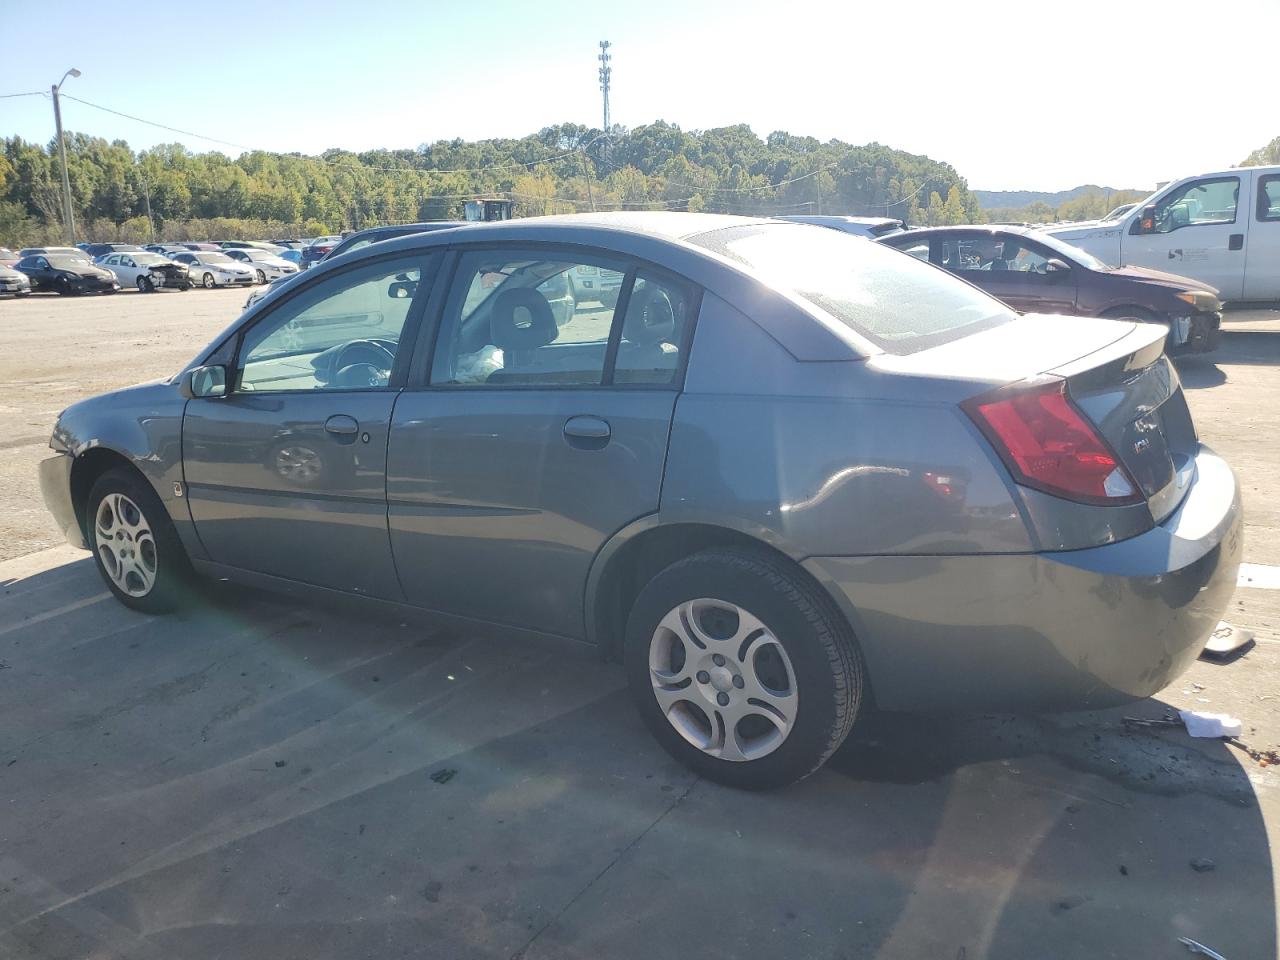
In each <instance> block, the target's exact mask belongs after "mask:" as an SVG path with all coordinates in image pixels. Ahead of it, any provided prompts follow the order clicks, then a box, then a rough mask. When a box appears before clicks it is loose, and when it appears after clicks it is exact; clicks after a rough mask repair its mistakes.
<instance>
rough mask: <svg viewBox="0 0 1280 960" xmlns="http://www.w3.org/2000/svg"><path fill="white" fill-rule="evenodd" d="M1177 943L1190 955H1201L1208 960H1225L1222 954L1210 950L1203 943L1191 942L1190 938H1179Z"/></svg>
mask: <svg viewBox="0 0 1280 960" xmlns="http://www.w3.org/2000/svg"><path fill="white" fill-rule="evenodd" d="M1178 942H1179V943H1180V944H1182V945H1183V946H1184V947H1186V948H1187V950H1188V951H1190V952H1191V953H1199V954H1203V955H1204V956H1206V957H1208V958H1209V960H1227V958H1226V957H1224V956H1223V955H1222V954H1220V953H1219V952H1218V951H1217V950H1210V949H1209V948H1208V947H1206V946H1205V945H1204V944H1203V943H1197V942H1196V941H1195V940H1192V939H1191V938H1190V937H1179V938H1178Z"/></svg>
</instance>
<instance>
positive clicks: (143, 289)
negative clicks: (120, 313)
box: [138, 277, 156, 293]
mask: <svg viewBox="0 0 1280 960" xmlns="http://www.w3.org/2000/svg"><path fill="white" fill-rule="evenodd" d="M155 288H156V286H155V284H154V283H152V282H151V278H150V277H138V292H139V293H150V292H151V291H153V290H154V289H155Z"/></svg>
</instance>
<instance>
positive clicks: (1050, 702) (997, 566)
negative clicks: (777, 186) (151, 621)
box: [41, 213, 1241, 788]
mask: <svg viewBox="0 0 1280 960" xmlns="http://www.w3.org/2000/svg"><path fill="white" fill-rule="evenodd" d="M584 266H586V267H591V268H593V269H595V270H597V271H600V272H604V271H614V272H616V273H618V274H620V275H621V276H622V278H623V280H622V283H621V286H620V288H619V291H618V297H617V300H616V302H615V303H614V304H612V305H609V304H605V303H601V302H599V301H598V300H596V301H591V300H586V299H579V300H578V301H577V303H576V305H572V306H571V307H570V310H571V312H570V313H569V314H568V315H566V316H565V317H561V318H558V317H557V316H556V315H555V313H554V311H553V309H552V306H551V304H550V303H549V300H548V297H549V296H551V295H552V294H551V293H549V291H559V292H560V293H562V292H563V289H564V287H565V277H566V275H567V274H571V273H575V272H576V275H580V274H581V268H582V267H584ZM1164 337H1165V331H1164V329H1163V328H1162V327H1158V326H1155V325H1152V324H1144V323H1133V322H1124V321H1117V320H1107V319H1098V318H1076V317H1071V318H1066V317H1059V316H1039V315H1019V314H1016V313H1014V312H1012V311H1011V310H1009V309H1008V308H1007V307H1006V306H1004V305H1003V304H1002V303H1001V302H1000V301H998V300H996V299H994V298H992V297H991V296H989V295H988V294H986V293H984V292H982V291H981V290H978V289H977V288H975V287H973V286H971V285H969V284H967V283H964V282H963V281H961V280H958V279H956V278H955V277H953V276H951V275H950V274H948V273H947V272H946V271H944V270H942V269H940V268H938V267H936V266H932V265H930V264H928V263H922V262H920V261H919V260H917V259H915V258H913V257H911V256H908V255H906V254H903V253H900V252H898V251H896V250H892V249H889V248H886V247H884V246H882V245H879V244H874V243H870V242H868V241H866V240H864V239H860V238H855V237H851V236H848V235H845V234H842V233H839V232H836V231H833V230H826V229H823V228H821V227H814V226H807V225H801V224H791V223H782V222H778V221H776V220H752V219H744V218H737V217H722V216H710V215H694V214H676V213H636V214H612V215H610V214H603V215H583V216H575V217H563V218H545V219H542V218H538V219H528V220H522V221H511V222H506V223H497V224H479V225H474V226H466V227H461V228H459V229H456V230H448V231H438V232H435V233H422V234H416V235H412V236H408V237H403V238H401V239H398V240H390V241H387V242H384V243H379V244H375V245H372V246H369V247H367V248H365V249H362V250H358V251H352V252H351V253H348V254H344V255H342V256H340V257H337V258H335V259H332V260H327V261H325V262H324V263H322V264H320V265H319V266H317V267H315V268H313V269H312V270H311V271H309V272H308V273H307V274H306V275H305V276H303V277H300V278H298V280H296V281H294V282H292V283H289V284H287V285H283V286H281V287H280V288H279V289H276V290H274V291H272V292H271V293H269V294H268V295H267V296H266V297H264V298H263V299H262V300H261V301H259V302H258V303H256V304H254V305H253V306H252V307H251V308H250V309H248V310H246V311H245V313H244V314H243V315H242V316H241V318H240V319H239V320H237V321H236V322H235V323H234V324H233V325H232V326H231V327H230V328H229V329H227V330H226V331H225V332H224V333H222V334H221V335H220V336H218V337H217V339H216V340H214V342H213V343H211V344H210V345H209V346H208V347H207V348H206V349H205V350H203V351H201V353H200V354H199V356H197V357H196V358H195V359H194V360H193V361H192V362H191V364H190V365H189V366H188V367H187V368H186V369H185V370H183V371H182V372H181V373H179V374H177V375H175V376H174V377H173V378H172V379H170V380H167V381H164V382H158V383H151V384H146V385H142V386H138V387H133V388H130V389H127V390H121V391H118V392H115V393H111V394H106V395H104V396H100V397H96V398H94V399H91V400H86V401H84V402H82V403H78V404H76V405H75V406H73V407H71V408H69V409H68V410H66V411H65V412H64V413H63V414H62V416H61V418H60V419H59V421H58V423H57V426H56V429H55V432H54V435H53V439H52V443H51V445H52V447H53V450H54V453H53V454H52V456H50V457H49V458H48V459H47V460H45V461H44V462H43V464H42V466H41V480H42V487H43V492H44V496H45V499H46V501H47V503H48V506H49V508H50V510H51V511H52V513H53V515H54V517H55V518H56V520H57V521H58V523H59V524H60V526H61V527H62V529H63V530H65V532H66V535H67V537H68V538H69V539H70V540H71V542H72V543H74V544H76V545H78V546H81V547H86V548H88V549H89V550H91V551H92V554H93V557H94V559H95V561H96V563H97V566H98V569H99V570H100V571H101V574H102V576H103V578H104V579H105V581H106V583H107V585H108V586H109V588H110V589H111V591H112V592H113V593H114V594H115V596H116V597H118V598H119V599H120V600H121V601H122V602H123V603H125V604H127V605H129V606H131V607H134V608H136V609H139V610H144V611H153V612H159V611H164V610H168V609H171V608H172V607H174V606H175V605H176V604H177V603H179V602H180V601H181V600H182V599H183V598H184V596H186V595H187V594H186V591H185V589H184V587H185V585H186V582H187V580H188V578H190V577H191V576H192V575H193V574H202V575H205V576H218V577H229V578H232V579H239V580H241V581H245V582H248V583H251V584H258V585H263V586H268V587H276V588H281V589H284V590H286V591H291V592H293V593H294V594H295V595H299V596H306V597H313V598H314V597H316V596H325V595H329V596H334V595H344V596H356V597H362V598H366V599H367V600H368V601H369V602H370V603H376V604H381V605H383V606H385V607H388V608H391V609H401V608H403V607H405V606H409V607H414V608H418V609H420V610H422V611H426V612H428V613H430V614H434V615H437V616H439V617H441V618H443V619H446V620H447V621H449V622H453V623H468V622H470V623H478V622H484V623H487V624H497V625H500V626H502V627H506V628H520V629H522V630H524V631H525V632H526V633H531V634H541V635H559V636H563V637H569V638H576V639H580V640H585V641H587V642H590V643H593V644H597V645H598V646H599V647H601V648H602V649H603V650H604V651H605V652H606V653H607V654H609V655H611V656H613V657H616V658H617V659H619V660H620V661H621V662H622V664H623V669H624V671H625V673H626V676H627V679H628V683H629V686H630V689H631V692H632V694H633V696H634V699H635V703H636V705H637V706H638V708H639V710H640V713H641V714H642V715H643V717H644V720H645V721H646V723H647V725H648V726H649V728H650V729H651V730H652V732H653V734H654V735H655V736H656V738H657V739H658V740H659V741H660V743H661V744H662V745H663V746H664V747H665V748H666V749H667V750H668V751H670V752H671V753H672V754H673V755H674V756H675V757H677V758H678V759H680V760H681V761H683V762H684V763H686V764H688V765H689V766H690V767H692V768H693V769H695V770H696V771H698V772H699V773H700V774H703V775H705V776H707V777H710V778H713V779H716V780H719V781H721V782H724V783H728V784H732V785H737V786H742V787H751V788H761V787H770V786H777V785H780V784H785V783H788V782H791V781H794V780H796V779H798V778H800V777H803V776H805V775H807V774H809V773H811V772H813V771H814V770H816V769H817V768H818V767H819V766H821V764H822V763H823V761H824V760H826V759H827V757H829V756H830V755H831V753H832V751H834V750H835V749H836V748H837V747H838V746H839V745H840V743H841V741H842V740H844V738H845V736H846V735H847V734H848V733H849V731H850V729H851V728H852V727H853V725H854V723H855V722H856V720H857V717H858V715H859V711H860V710H863V709H866V708H868V707H870V706H871V705H872V704H874V705H876V706H878V707H880V708H884V709H894V710H926V711H965V712H968V711H989V710H1009V711H1014V710H1047V709H1071V708H1087V707H1096V706H1102V705H1107V704H1114V703H1117V702H1121V701H1124V700H1126V699H1130V698H1140V697H1146V696H1149V695H1151V694H1154V693H1156V692H1157V691H1159V690H1160V689H1161V688H1162V687H1164V686H1165V685H1166V684H1168V683H1170V682H1171V681H1172V680H1173V679H1174V678H1175V677H1177V676H1178V675H1179V674H1180V673H1181V672H1182V671H1183V670H1184V669H1185V668H1186V667H1187V666H1188V665H1189V664H1190V663H1191V662H1192V661H1193V660H1194V659H1195V658H1196V656H1197V655H1198V654H1199V652H1200V650H1201V649H1202V646H1203V643H1204V641H1205V640H1206V638H1207V637H1208V636H1209V634H1210V632H1211V631H1212V629H1213V628H1214V626H1215V625H1216V623H1217V621H1218V618H1219V617H1220V616H1221V614H1222V613H1223V611H1224V609H1225V608H1226V606H1227V603H1228V600H1229V597H1230V595H1231V593H1232V589H1233V587H1234V584H1235V579H1236V569H1237V566H1238V565H1239V561H1240V553H1241V505H1240V493H1239V488H1238V486H1237V484H1236V480H1235V477H1234V476H1233V474H1232V472H1231V469H1230V468H1229V467H1228V466H1227V464H1226V463H1225V462H1224V461H1223V460H1222V459H1221V458H1219V457H1218V456H1217V455H1216V454H1215V453H1214V452H1213V451H1212V450H1211V449H1209V448H1208V447H1207V446H1205V445H1204V444H1203V443H1201V442H1200V440H1199V438H1198V437H1197V435H1196V431H1195V427H1194V426H1193V424H1192V422H1191V417H1190V415H1189V413H1188V410H1187V403H1186V400H1185V398H1184V396H1183V391H1182V388H1181V386H1180V384H1179V381H1178V376H1177V373H1176V371H1175V370H1174V368H1173V366H1172V365H1171V364H1170V362H1169V359H1168V357H1167V356H1166V355H1165V352H1164Z"/></svg>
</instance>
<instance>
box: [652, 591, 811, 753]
mask: <svg viewBox="0 0 1280 960" xmlns="http://www.w3.org/2000/svg"><path fill="white" fill-rule="evenodd" d="M649 676H650V680H651V682H652V684H653V695H654V697H655V698H656V699H657V701H658V705H659V707H661V709H662V712H663V714H664V715H665V716H666V718H667V721H668V722H669V723H670V724H671V726H672V727H673V728H674V729H675V730H676V732H677V733H679V734H680V736H682V737H683V738H684V739H685V740H686V741H688V742H689V743H690V744H692V745H693V746H695V747H697V748H698V749H699V750H701V751H702V752H703V753H706V754H708V755H710V756H713V757H717V758H719V759H721V760H730V761H746V760H758V759H760V758H761V757H764V756H767V755H769V754H770V753H773V751H775V750H777V749H778V747H780V746H781V745H782V743H783V741H785V740H786V738H787V736H788V735H789V734H790V733H791V730H792V729H793V728H794V726H795V721H796V710H797V707H798V704H799V691H798V690H797V689H796V674H795V670H794V668H793V667H792V665H791V658H790V657H788V656H787V652H786V650H785V649H784V648H783V646H782V644H781V643H780V642H779V641H778V638H777V637H776V636H775V635H774V633H773V632H772V631H771V630H770V629H769V628H768V627H767V626H765V624H764V623H762V622H761V621H760V619H759V618H758V617H756V616H755V615H754V614H752V613H751V612H750V611H748V610H746V609H745V608H743V607H740V606H738V605H737V604H734V603H729V602H728V601H726V600H715V599H710V598H702V599H698V600H688V601H685V602H684V603H681V604H680V605H679V606H677V607H675V608H673V609H672V610H671V611H670V612H669V613H667V615H666V616H665V617H663V618H662V620H661V621H660V622H659V624H658V627H657V629H656V630H655V631H654V633H653V637H652V639H651V640H650V642H649Z"/></svg>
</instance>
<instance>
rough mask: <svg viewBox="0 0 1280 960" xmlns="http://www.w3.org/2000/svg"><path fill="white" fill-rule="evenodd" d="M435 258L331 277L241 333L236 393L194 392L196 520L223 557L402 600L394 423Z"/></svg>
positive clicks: (189, 438)
mask: <svg viewBox="0 0 1280 960" xmlns="http://www.w3.org/2000/svg"><path fill="white" fill-rule="evenodd" d="M428 263H429V261H428V260H427V259H426V258H424V257H421V256H416V255H415V256H408V257H406V256H403V255H401V256H398V257H395V258H392V259H388V258H385V257H384V258H380V259H379V260H377V261H374V262H373V263H364V264H359V265H356V266H354V267H352V268H351V269H348V270H345V271H342V272H340V273H337V274H331V275H329V276H326V277H323V278H321V279H320V280H319V281H318V282H313V283H311V284H308V285H304V286H301V287H300V289H298V290H297V291H296V292H295V293H294V295H293V296H291V297H288V298H286V299H284V300H283V301H282V302H280V303H279V304H278V305H276V306H275V307H274V308H273V309H271V310H269V311H267V312H266V313H264V314H263V315H262V316H261V317H259V318H257V319H256V320H255V322H254V323H253V324H252V325H250V326H249V327H248V328H247V329H245V330H243V331H241V332H239V333H238V334H237V335H236V339H237V342H236V343H235V344H234V354H235V360H234V361H232V362H231V364H230V366H231V370H230V375H229V376H228V377H227V384H228V393H227V395H226V396H224V397H215V398H206V399H192V400H190V401H188V403H187V408H186V413H185V417H184V420H183V431H182V457H183V473H184V476H185V480H186V484H187V491H188V493H187V496H188V498H189V502H190V506H191V516H192V518H193V520H194V521H195V526H196V531H197V533H198V534H199V537H200V540H201V542H202V544H203V545H204V547H205V549H206V551H207V552H208V554H209V556H210V558H211V559H212V560H214V561H215V562H218V563H222V564H226V565H228V566H232V567H238V568H241V569H244V570H251V571H255V572H258V573H264V574H270V575H272V576H277V577H284V578H287V579H290V580H297V581H301V582H304V583H310V584H316V585H319V586H323V587H330V588H333V589H336V590H342V591H346V592H350V593H356V594H361V595H366V596H373V597H379V598H383V599H399V598H400V596H401V593H400V589H399V586H398V584H397V581H396V575H395V569H394V566H393V564H392V561H391V551H390V545H389V543H388V540H387V505H386V475H385V470H386V459H387V431H388V426H389V424H390V420H391V410H392V407H393V406H394V404H395V399H396V392H397V390H398V388H399V386H400V385H401V384H402V383H403V380H404V375H405V374H404V371H405V367H406V365H407V362H408V356H407V354H408V351H409V347H408V346H405V347H404V348H403V349H402V347H401V345H402V344H408V343H409V341H410V339H411V338H412V336H413V331H414V329H415V326H416V322H417V317H418V315H419V314H420V312H421V310H420V306H421V304H422V302H423V300H424V298H425V297H426V295H427V287H428V285H429V284H428V283H423V282H422V278H423V276H424V275H428V274H427V272H426V271H425V269H424V268H425V267H426V266H427V264H428ZM228 352H230V350H229V351H228Z"/></svg>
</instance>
